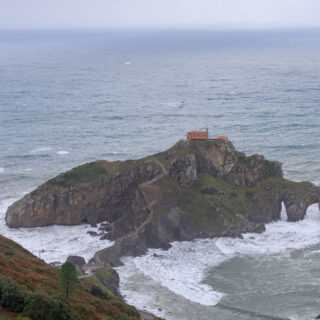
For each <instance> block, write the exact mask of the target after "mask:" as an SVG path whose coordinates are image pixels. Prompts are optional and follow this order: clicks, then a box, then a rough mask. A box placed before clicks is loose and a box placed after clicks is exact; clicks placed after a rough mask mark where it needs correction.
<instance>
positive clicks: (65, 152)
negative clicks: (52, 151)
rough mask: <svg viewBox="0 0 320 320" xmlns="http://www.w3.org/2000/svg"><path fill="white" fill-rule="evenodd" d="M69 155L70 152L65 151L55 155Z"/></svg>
mask: <svg viewBox="0 0 320 320" xmlns="http://www.w3.org/2000/svg"><path fill="white" fill-rule="evenodd" d="M69 153H70V152H69V151H66V150H59V151H58V152H57V154H58V155H60V156H64V155H66V154H69Z"/></svg>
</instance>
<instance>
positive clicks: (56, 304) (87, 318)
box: [0, 236, 141, 320]
mask: <svg viewBox="0 0 320 320" xmlns="http://www.w3.org/2000/svg"><path fill="white" fill-rule="evenodd" d="M97 286H99V287H100V290H97V289H96V288H97ZM93 288H95V290H93ZM97 293H98V294H97ZM61 296H62V294H61V290H60V287H59V280H58V271H57V269H55V268H53V267H51V266H49V265H47V264H46V263H44V262H43V261H41V260H39V259H38V258H36V257H35V256H33V255H32V254H31V253H29V252H28V251H27V250H25V249H23V248H22V247H21V246H19V245H18V244H16V243H15V242H13V241H11V240H9V239H6V238H4V237H2V236H0V302H1V305H2V306H5V307H4V308H3V307H0V319H1V320H5V319H16V318H17V316H18V318H19V319H20V320H22V319H23V320H27V319H31V320H129V319H130V320H138V319H141V318H140V315H139V313H138V312H137V310H136V309H135V308H134V307H131V306H128V305H126V304H125V303H124V302H123V301H122V300H121V299H120V298H118V297H117V296H115V295H114V294H112V292H111V291H110V290H108V288H106V287H103V286H100V284H99V282H98V280H97V279H96V278H95V277H94V276H92V277H88V278H85V279H83V280H82V281H80V282H79V283H78V284H77V286H76V288H75V290H74V292H73V293H72V295H71V297H70V301H68V302H66V301H63V300H62V303H60V301H61V299H62V298H61ZM30 301H31V302H30ZM41 310H42V311H41ZM26 312H27V314H28V318H24V317H23V313H26Z"/></svg>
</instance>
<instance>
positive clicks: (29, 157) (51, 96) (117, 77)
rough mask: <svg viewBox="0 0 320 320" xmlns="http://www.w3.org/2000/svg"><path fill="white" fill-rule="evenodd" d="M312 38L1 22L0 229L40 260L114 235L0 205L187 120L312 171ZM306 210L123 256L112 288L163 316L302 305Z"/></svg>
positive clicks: (310, 224)
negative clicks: (298, 216)
mask: <svg viewBox="0 0 320 320" xmlns="http://www.w3.org/2000/svg"><path fill="white" fill-rule="evenodd" d="M319 40H320V31H319V30H293V31H259V32H231V31H229V32H222V31H219V32H218V31H215V32H213V31H200V30H198V31H192V30H189V31H173V30H172V31H170V30H167V31H148V32H147V31H125V30H124V31H110V30H109V31H106V30H91V31H80V30H78V31H70V30H69V31H68V30H61V31H0V233H1V234H3V235H6V236H8V237H11V238H12V239H14V240H16V241H18V242H19V243H21V244H22V245H24V246H25V247H26V248H28V249H29V250H31V251H32V252H33V253H34V254H36V255H38V256H40V257H41V258H43V259H45V260H46V261H48V262H53V261H63V260H64V259H65V258H66V257H67V256H68V255H69V254H80V255H83V256H85V257H86V258H87V259H89V258H90V257H91V256H92V255H93V254H94V253H95V251H97V250H99V249H101V248H103V247H106V246H110V245H111V244H112V243H110V242H108V241H105V242H104V241H98V240H97V239H96V238H93V237H91V236H89V235H88V234H87V231H89V230H91V229H92V228H91V227H90V226H78V227H56V226H55V227H48V228H43V229H37V228H35V229H28V230H21V229H20V230H10V229H8V228H7V227H6V226H5V223H4V215H5V210H6V208H7V207H8V205H9V204H10V203H12V201H14V200H15V199H18V198H20V197H21V196H23V194H25V193H26V192H28V191H31V190H32V189H33V188H35V187H36V186H38V185H39V184H41V183H42V182H44V181H46V180H47V179H48V178H50V177H53V176H55V175H56V174H58V173H60V172H61V171H64V170H67V169H70V168H72V167H73V166H75V165H78V164H81V163H83V162H87V161H92V160H95V159H109V160H116V159H132V158H138V157H142V156H144V155H147V154H150V153H154V152H158V151H161V150H163V149H165V148H168V147H170V146H171V145H172V144H173V143H175V142H176V141H177V140H179V139H182V138H183V137H184V136H185V133H186V131H188V130H190V129H194V128H202V127H208V128H209V130H210V132H211V133H212V134H225V135H228V136H229V137H230V139H231V140H232V141H233V142H234V144H235V146H236V147H237V148H238V149H239V150H242V151H245V152H246V153H249V154H251V153H263V154H264V155H266V157H268V158H270V159H276V160H279V161H281V162H283V164H284V171H285V175H286V176H287V177H288V178H291V179H294V180H299V181H300V180H310V181H313V182H314V183H317V184H318V183H320V162H319V154H320V142H319V141H320V130H319V128H318V124H319V122H320V81H319V80H320V41H319ZM318 211H319V210H318V208H317V207H315V206H314V207H311V208H310V209H309V212H308V217H307V219H306V220H305V221H303V222H301V223H296V224H290V223H287V222H285V221H280V222H277V223H275V224H271V225H269V226H268V227H267V231H266V232H265V233H264V234H262V235H259V236H257V235H245V237H244V239H243V240H233V239H213V240H210V241H209V240H201V241H200V240H199V241H194V242H191V243H176V244H174V245H173V248H172V249H171V250H169V251H167V252H161V251H150V252H149V253H148V255H146V256H144V257H139V258H136V259H130V258H129V259H126V263H125V266H124V267H122V268H120V269H119V272H120V274H121V277H122V282H121V288H122V292H123V294H125V295H126V297H127V299H128V301H129V302H131V303H134V304H135V305H137V306H139V307H141V308H145V309H148V310H152V311H153V312H156V313H159V314H162V315H165V316H166V317H167V318H168V319H173V320H179V319H184V320H193V319H197V320H202V319H208V318H215V319H224V320H226V319H232V318H234V317H235V316H237V318H238V319H259V317H260V318H261V317H262V316H259V315H257V314H259V313H260V314H266V315H270V314H271V315H276V314H278V315H282V316H284V317H287V318H288V317H289V318H291V319H303V320H304V319H309V318H310V317H312V316H314V315H316V314H317V313H320V308H319V307H318V302H319V299H318V298H317V297H319V293H320V292H319V289H318V286H317V285H318V284H319V276H320V274H319V272H318V271H317V267H316V265H317V263H318V265H319V262H320V261H319V260H320V257H319V256H320V255H319V243H320V223H319V222H320V221H319V219H320V214H319V212H318ZM284 214H285V213H284ZM53 239H55V240H56V241H52V240H53ZM154 253H157V255H160V258H159V257H158V256H157V255H154ZM283 270H286V272H284V271H283ZM284 274H285V275H286V277H284ZM260 275H263V277H261V279H260V278H259V276H260ZM257 279H258V280H261V281H256V280H257ZM146 292H147V293H148V294H147V295H146V294H145V293H146ZM253 301H254V304H253V303H252V302H253ZM266 301H269V302H270V303H269V302H268V303H266ZM230 305H232V306H235V307H237V308H239V309H241V310H242V309H243V310H244V311H239V310H238V311H236V310H230V308H229V306H230ZM226 306H227V307H226ZM228 308H229V309H228ZM253 311H255V312H257V314H253V313H252V312H253ZM250 312H251V313H250ZM261 319H263V317H262V318H261Z"/></svg>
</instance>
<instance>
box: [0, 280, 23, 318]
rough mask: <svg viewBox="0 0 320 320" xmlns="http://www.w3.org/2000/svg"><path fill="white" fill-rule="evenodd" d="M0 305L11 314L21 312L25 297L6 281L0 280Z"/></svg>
mask: <svg viewBox="0 0 320 320" xmlns="http://www.w3.org/2000/svg"><path fill="white" fill-rule="evenodd" d="M0 304H1V306H2V307H3V308H5V309H8V310H10V311H13V312H21V311H22V310H23V308H24V305H25V295H24V293H23V292H22V291H21V290H20V289H19V288H18V287H17V286H16V284H15V283H13V282H12V281H10V280H8V279H1V280H0Z"/></svg>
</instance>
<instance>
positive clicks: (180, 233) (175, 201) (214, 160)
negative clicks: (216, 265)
mask: <svg viewBox="0 0 320 320" xmlns="http://www.w3.org/2000/svg"><path fill="white" fill-rule="evenodd" d="M319 199H320V188H319V187H316V186H315V185H313V184H312V183H309V182H293V181H289V180H287V179H285V178H284V177H283V173H282V168H281V164H280V163H279V162H276V161H269V160H266V159H265V158H264V157H263V156H262V155H252V156H246V155H245V154H244V153H241V152H239V151H237V150H236V149H235V147H234V146H233V144H232V143H231V142H229V141H221V140H210V141H209V140H208V141H184V140H181V141H179V142H178V143H176V144H175V145H174V146H173V147H172V148H170V149H169V150H167V151H164V152H161V153H159V154H155V155H151V156H148V157H145V158H143V159H139V160H128V161H115V162H110V161H104V160H101V161H96V162H92V163H88V164H84V165H82V166H79V167H76V168H74V169H72V170H70V171H68V172H66V173H63V174H60V175H58V176H57V177H55V178H53V179H51V180H49V181H48V182H46V183H44V184H43V185H41V186H40V187H39V188H37V189H36V190H35V191H33V192H31V193H30V194H28V195H26V196H25V197H24V198H22V199H21V200H19V201H17V202H16V203H14V204H13V205H11V206H10V207H9V209H8V210H7V213H6V222H7V224H8V226H9V227H12V228H18V227H40V226H48V225H53V224H60V225H77V224H82V223H90V224H92V225H96V224H97V223H100V222H103V224H102V230H100V231H101V232H102V233H101V234H100V236H102V237H104V238H108V239H110V240H114V241H115V244H114V245H113V246H112V247H110V248H106V249H104V250H102V251H100V252H98V253H96V255H95V257H94V259H93V262H95V263H96V264H104V263H108V264H111V265H114V266H115V265H119V264H120V263H121V261H120V258H121V257H122V256H125V255H132V256H137V255H141V254H144V253H145V252H146V250H147V249H148V248H164V249H168V248H169V247H170V243H171V242H173V241H184V240H186V241H188V240H193V239H196V238H212V237H221V236H228V237H239V236H241V234H242V233H244V232H263V231H264V224H265V223H269V222H271V221H276V220H279V219H280V212H281V205H282V203H283V204H284V206H285V207H286V210H287V214H288V220H289V221H298V220H301V219H303V218H304V216H305V214H306V210H307V208H308V206H310V205H311V204H313V203H319ZM103 229H104V230H103ZM97 241H98V240H97Z"/></svg>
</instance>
